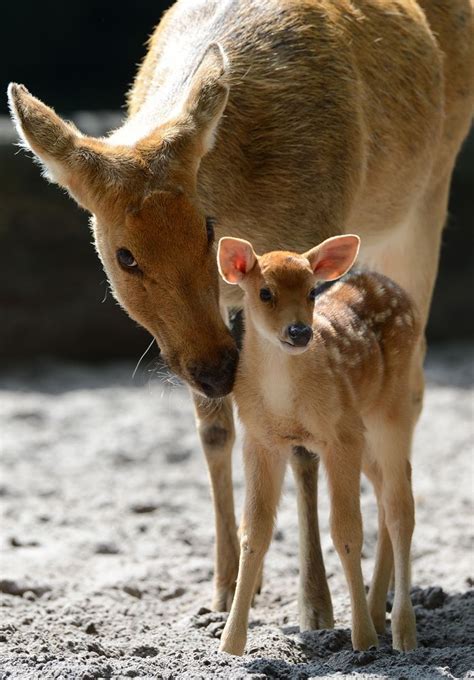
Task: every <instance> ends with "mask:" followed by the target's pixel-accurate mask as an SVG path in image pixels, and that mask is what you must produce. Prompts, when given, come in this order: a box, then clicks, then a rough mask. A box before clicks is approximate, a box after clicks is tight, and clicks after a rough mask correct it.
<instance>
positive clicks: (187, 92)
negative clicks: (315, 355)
mask: <svg viewBox="0 0 474 680" xmlns="http://www.w3.org/2000/svg"><path fill="white" fill-rule="evenodd" d="M473 57H474V41H473V19H472V3H471V0H447V1H446V2H440V1H439V0H420V1H419V2H416V1H415V0H363V1H361V0H353V1H351V2H349V0H261V1H259V2H256V1H255V0H239V1H238V2H237V1H232V0H201V1H196V0H179V1H178V2H176V3H175V5H174V6H173V7H172V8H171V9H170V10H169V11H168V12H167V13H166V14H165V15H164V17H163V19H162V21H161V22H160V24H159V25H158V27H157V29H156V31H155V32H154V34H153V36H152V38H151V40H150V43H149V49H148V53H147V56H146V58H145V59H144V61H143V64H142V66H141V67H140V69H139V71H138V74H137V77H136V79H135V83H134V85H133V87H132V90H131V92H130V96H129V109H128V117H127V119H126V120H125V122H124V124H123V126H121V127H120V128H119V129H118V130H116V131H114V132H112V133H111V134H110V135H109V136H108V137H106V138H103V139H93V138H91V137H87V136H84V135H83V134H81V133H80V132H79V131H78V130H77V129H76V128H75V127H74V126H73V125H70V124H68V123H66V122H65V121H64V120H62V119H61V118H60V117H59V116H58V115H56V114H55V113H54V111H53V110H52V109H50V108H49V107H47V106H46V105H45V104H43V103H42V102H41V101H39V100H38V99H36V98H35V97H33V96H32V95H31V94H29V93H28V91H27V90H26V88H24V87H22V86H19V85H12V86H11V87H10V90H9V95H10V105H11V110H12V115H13V118H14V120H15V122H16V125H17V128H18V132H19V134H20V136H21V138H22V140H23V143H24V145H25V146H27V147H28V148H30V149H31V150H32V152H33V153H34V154H35V156H36V157H37V158H38V159H39V160H40V162H41V163H42V165H43V166H44V169H45V171H46V174H47V176H48V177H49V178H50V179H52V180H53V181H55V182H57V183H58V184H59V185H61V186H63V187H65V188H66V189H67V190H68V191H69V192H70V194H71V195H72V196H73V197H74V198H75V199H76V200H77V202H78V203H79V204H80V205H81V206H83V207H84V208H86V209H87V210H88V211H89V212H90V213H92V215H93V218H92V225H93V231H94V239H95V243H96V247H97V251H98V253H99V256H100V258H101V260H102V263H103V265H104V268H105V270H106V272H107V276H108V279H109V281H110V284H111V288H112V290H113V292H114V295H115V296H116V298H117V299H118V300H119V302H120V303H121V304H122V306H123V307H124V308H125V309H126V310H127V312H128V313H129V314H130V316H131V317H132V318H134V319H135V320H136V321H137V322H139V323H140V324H141V325H142V326H144V327H145V328H147V329H148V330H149V331H150V333H151V334H152V335H153V336H154V337H155V338H156V340H157V343H158V345H159V346H160V348H161V350H162V354H163V356H164V357H165V358H166V360H167V361H168V363H169V365H170V367H171V369H172V370H173V371H175V372H176V373H177V374H178V375H180V376H181V377H182V378H183V379H184V380H185V381H186V382H187V383H188V385H189V386H190V387H191V389H192V390H193V394H194V400H195V405H196V420H197V426H198V430H199V434H200V437H201V442H202V445H203V449H204V452H205V454H206V460H207V463H208V466H209V471H210V479H211V484H212V491H213V498H214V505H215V516H216V535H217V540H216V569H215V592H214V597H213V603H212V606H213V608H215V609H218V610H225V609H228V608H229V606H230V603H231V601H232V597H233V593H234V587H235V579H236V573H237V566H238V541H237V531H236V524H235V516H234V505H233V493H232V478H231V460H230V458H231V451H232V447H233V441H234V428H233V421H232V408H231V403H230V399H229V398H226V399H222V400H219V401H217V402H215V401H214V402H213V403H209V402H208V401H207V399H206V398H205V397H211V398H212V397H217V396H223V395H225V394H229V393H230V392H231V390H232V385H233V381H234V375H235V370H236V366H237V352H236V350H235V343H234V342H233V340H232V338H231V336H230V334H229V332H228V329H227V328H226V325H225V323H224V320H223V318H222V314H221V310H222V308H223V307H224V308H229V307H231V306H233V305H240V304H241V295H240V294H239V291H238V290H236V289H235V288H232V287H231V286H227V285H226V284H222V286H221V290H220V299H219V295H218V292H219V291H218V276H217V271H216V265H215V254H214V250H213V248H212V240H213V226H212V222H211V221H209V220H208V221H207V224H206V217H209V216H210V217H214V218H215V233H216V236H222V235H223V234H225V233H232V234H236V235H238V236H241V237H243V238H247V239H251V240H252V242H253V243H254V244H255V246H256V247H257V248H258V249H259V251H261V252H267V251H269V250H273V249H275V248H286V249H290V250H298V251H300V252H302V251H303V250H305V249H308V248H310V246H311V245H312V244H314V243H316V242H319V241H321V240H322V239H323V238H325V237H327V236H332V235H335V234H340V233H345V232H349V231H350V232H356V233H357V234H360V235H361V236H362V237H363V248H362V251H361V255H360V261H361V262H362V263H363V264H369V265H370V266H371V267H372V268H375V269H377V270H378V271H380V272H382V273H384V274H387V275H388V276H391V277H392V278H394V279H395V280H396V281H397V282H398V283H400V284H401V285H403V286H404V287H405V288H406V289H407V290H408V291H409V292H410V294H411V295H412V296H413V297H414V299H415V301H416V303H417V305H418V308H419V311H420V316H421V320H422V325H423V326H424V325H425V323H426V319H427V315H428V309H429V303H430V298H431V292H432V289H433V284H434V280H435V275H436V270H437V263H438V255H439V246H440V239H441V232H442V227H443V224H444V221H445V216H446V207H447V200H448V192H449V184H450V178H451V172H452V169H453V165H454V161H455V158H456V154H457V152H458V150H459V147H460V145H461V142H462V140H463V138H464V136H465V135H466V132H467V130H468V127H469V124H470V120H471V116H472V104H473V97H474V68H473ZM423 354H424V349H423V343H422V342H420V346H419V351H418V379H417V380H416V381H415V384H414V387H413V403H414V408H415V409H418V410H419V409H420V408H421V403H422V393H423V373H422V362H423ZM203 395H205V396H203ZM309 469H311V470H312V479H313V481H312V487H311V488H312V491H311V494H307V495H306V496H305V499H306V500H307V499H309V498H310V496H311V501H310V502H309V501H308V502H309V505H308V510H307V511H308V521H311V522H312V523H313V524H314V522H315V521H316V515H315V511H314V503H315V497H316V491H317V481H316V480H317V471H318V462H317V459H315V458H314V457H313V456H311V454H309V453H308V454H307V457H306V468H305V470H309ZM297 474H301V476H302V478H304V479H305V480H306V481H307V479H308V477H309V476H310V475H309V473H307V472H304V471H303V470H301V471H297ZM312 574H313V576H312V579H311V583H312V582H313V581H314V579H315V578H316V577H314V574H318V575H319V578H320V580H321V583H320V587H319V590H318V593H319V594H318V595H317V596H316V594H315V595H314V601H313V606H312V610H313V612H314V616H313V617H312V625H313V626H315V627H317V626H318V625H320V622H321V621H322V622H324V624H325V625H326V624H327V622H328V621H329V620H330V619H331V617H332V610H331V603H330V599H329V593H328V591H327V587H325V585H324V566H323V564H322V561H321V557H320V551H319V550H315V551H314V554H313V563H312ZM303 578H305V577H303ZM316 580H317V579H316ZM311 583H307V584H306V585H303V586H302V587H303V588H306V589H309V590H311V588H312V585H311ZM324 593H325V594H324ZM308 624H309V620H308Z"/></svg>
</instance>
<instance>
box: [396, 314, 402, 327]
mask: <svg viewBox="0 0 474 680" xmlns="http://www.w3.org/2000/svg"><path fill="white" fill-rule="evenodd" d="M395 324H396V325H397V326H403V318H402V317H401V316H396V317H395Z"/></svg>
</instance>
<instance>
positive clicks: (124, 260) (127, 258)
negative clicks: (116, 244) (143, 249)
mask: <svg viewBox="0 0 474 680" xmlns="http://www.w3.org/2000/svg"><path fill="white" fill-rule="evenodd" d="M116 255H117V262H118V263H119V265H120V266H121V267H122V269H132V270H133V269H135V270H137V269H138V263H137V261H136V259H135V258H134V257H133V255H132V253H131V252H130V251H129V250H127V249H126V248H119V249H118V250H117V253H116Z"/></svg>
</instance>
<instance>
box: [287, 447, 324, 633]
mask: <svg viewBox="0 0 474 680" xmlns="http://www.w3.org/2000/svg"><path fill="white" fill-rule="evenodd" d="M291 467H292V469H293V474H294V477H295V482H296V493H297V503H298V525H299V557H300V583H299V593H298V605H299V618H300V629H301V630H302V631H304V630H317V629H320V628H333V627H334V616H333V611H332V602H331V594H330V592H329V588H328V584H327V579H326V571H325V569H324V561H323V554H322V551H321V541H320V536H319V522H318V471H319V456H317V455H316V454H314V453H312V452H311V451H307V450H306V449H305V448H303V447H302V446H298V447H295V448H294V449H293V455H292V457H291Z"/></svg>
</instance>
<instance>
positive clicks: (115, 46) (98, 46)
mask: <svg viewBox="0 0 474 680" xmlns="http://www.w3.org/2000/svg"><path fill="white" fill-rule="evenodd" d="M169 4H170V3H166V2H153V3H152V2H141V3H134V4H130V5H129V6H125V5H121V4H120V3H117V2H112V1H108V2H92V0H88V1H84V0H83V1H82V2H80V3H64V2H59V1H58V0H47V1H43V2H40V3H39V2H33V1H32V0H29V2H26V3H22V4H21V6H20V5H19V4H18V3H5V4H4V7H3V8H2V27H1V29H0V51H1V52H0V86H1V90H2V92H3V93H6V87H7V84H8V82H9V81H10V80H14V81H17V82H22V83H24V84H25V85H26V86H27V87H28V88H29V89H30V90H31V91H32V92H33V93H34V94H35V95H37V96H38V97H40V98H41V99H43V100H44V101H45V102H46V103H47V104H49V105H51V106H53V107H54V108H55V109H56V110H57V111H58V112H59V113H61V114H65V115H67V116H69V117H72V118H73V119H74V118H77V112H78V111H89V112H93V113H94V115H87V116H84V115H80V116H79V117H78V118H77V122H78V125H79V127H80V128H82V129H83V130H84V132H90V133H93V134H100V133H104V132H105V131H106V129H107V128H110V127H113V126H115V125H116V124H117V122H118V116H117V115H116V116H107V115H105V114H104V111H113V112H120V109H122V115H123V106H124V103H125V93H126V91H127V90H128V88H129V86H130V84H131V82H132V80H133V76H134V73H135V71H136V67H137V64H138V63H139V62H140V61H141V59H142V58H143V56H144V54H145V52H146V47H145V43H146V40H147V37H148V36H149V35H150V34H151V33H152V30H153V27H154V26H155V25H156V24H157V23H158V21H159V18H160V15H161V13H162V11H163V10H164V9H165V8H166V7H167V6H169ZM7 113H8V110H7V100H6V94H3V95H2V96H1V97H0V247H1V251H0V252H1V262H2V266H1V267H0V356H1V357H2V358H3V359H4V360H5V359H6V360H12V359H25V358H33V357H37V356H41V355H45V354H46V355H47V354H49V355H55V356H62V357H70V358H82V359H106V358H107V359H110V358H114V357H122V356H134V357H136V356H137V355H139V354H140V353H141V352H142V351H143V350H144V349H145V347H146V345H147V343H148V336H147V334H146V333H145V332H144V331H143V330H141V329H138V328H137V327H136V325H135V324H134V323H133V322H131V321H130V320H129V319H128V318H127V317H126V315H125V314H124V313H123V312H122V311H121V310H119V309H118V307H117V305H116V304H115V302H114V301H113V299H112V298H111V296H110V294H109V295H108V296H106V290H107V287H106V283H105V275H104V273H103V272H102V270H101V266H100V263H99V261H98V259H97V256H96V254H95V253H94V249H93V247H92V246H91V236H90V233H89V230H88V226H87V215H86V214H85V213H84V212H82V211H80V210H79V209H78V208H77V207H76V206H75V205H74V203H73V201H72V200H70V199H68V198H67V197H66V196H65V195H64V193H63V192H61V191H60V190H59V189H58V188H57V187H54V186H51V185H48V184H47V183H46V182H45V181H44V180H43V179H42V178H41V176H40V173H39V170H38V168H37V167H36V166H35V165H34V164H33V163H32V162H31V160H30V159H29V158H28V157H27V156H26V155H25V154H24V153H21V154H17V153H16V149H15V147H14V146H13V143H14V141H15V140H16V136H15V134H14V132H13V131H12V128H11V125H10V123H9V122H8V119H7V118H6V116H7ZM2 116H5V117H4V118H2ZM473 191H474V136H473V135H472V134H471V136H470V138H469V140H468V142H467V143H466V145H465V147H464V150H463V152H462V154H461V155H460V158H459V161H458V164H457V167H456V171H455V174H454V180H453V187H452V193H451V201H450V216H449V220H448V226H447V229H446V231H445V236H444V245H443V250H442V259H441V270H440V276H439V279H438V284H437V287H436V292H435V298H434V303H433V311H432V315H431V320H430V325H429V338H430V340H431V341H432V342H436V341H447V340H457V339H459V340H466V339H471V340H472V338H473V337H474V309H473V289H474V286H473V283H474V280H473V271H474V267H473V264H474V262H473V240H472V231H473V229H472V224H473V222H474V220H473V217H472V212H473V210H472V208H473ZM104 297H106V299H105V301H104V302H102V300H103V299H104Z"/></svg>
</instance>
